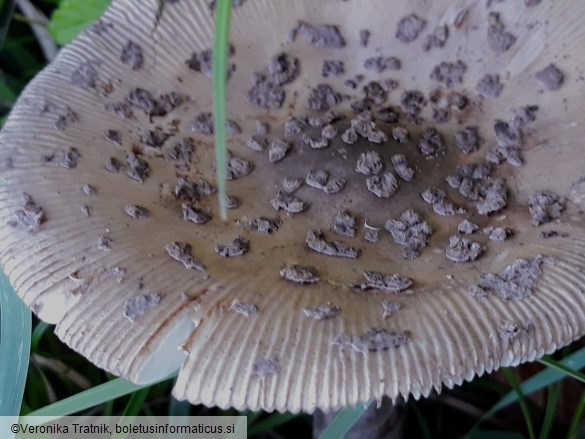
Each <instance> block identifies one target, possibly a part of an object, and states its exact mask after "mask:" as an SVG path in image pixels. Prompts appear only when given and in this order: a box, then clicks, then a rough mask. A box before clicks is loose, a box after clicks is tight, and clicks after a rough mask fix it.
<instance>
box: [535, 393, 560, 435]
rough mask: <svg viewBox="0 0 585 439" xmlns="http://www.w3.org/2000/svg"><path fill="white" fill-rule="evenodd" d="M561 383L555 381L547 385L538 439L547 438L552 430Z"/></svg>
mask: <svg viewBox="0 0 585 439" xmlns="http://www.w3.org/2000/svg"><path fill="white" fill-rule="evenodd" d="M562 388H563V387H562V383H557V384H554V385H552V386H548V400H547V404H546V411H545V413H544V419H543V420H542V427H541V428H540V435H539V436H538V437H539V439H548V437H549V435H550V432H551V430H552V427H553V424H554V421H555V414H556V412H557V404H558V402H559V396H560V395H561V391H562Z"/></svg>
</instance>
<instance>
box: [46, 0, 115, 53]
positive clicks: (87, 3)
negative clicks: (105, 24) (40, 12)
mask: <svg viewBox="0 0 585 439" xmlns="http://www.w3.org/2000/svg"><path fill="white" fill-rule="evenodd" d="M109 4H110V0H63V1H62V2H61V3H60V4H59V7H58V8H57V9H55V11H54V12H53V15H51V20H50V21H49V32H50V33H51V35H52V37H53V38H54V39H55V41H56V42H57V43H58V44H60V45H65V44H67V43H69V42H70V41H71V40H73V39H74V38H75V37H76V36H77V35H79V33H80V32H81V31H82V30H84V29H85V28H87V27H88V26H89V25H90V24H92V23H93V22H94V21H96V20H97V19H98V18H100V17H101V16H102V14H103V13H104V11H105V10H106V8H107V7H108V5H109Z"/></svg>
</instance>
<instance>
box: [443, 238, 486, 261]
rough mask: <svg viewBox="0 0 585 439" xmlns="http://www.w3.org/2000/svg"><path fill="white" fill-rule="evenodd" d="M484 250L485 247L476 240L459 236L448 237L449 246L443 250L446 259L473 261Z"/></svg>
mask: <svg viewBox="0 0 585 439" xmlns="http://www.w3.org/2000/svg"><path fill="white" fill-rule="evenodd" d="M484 252H485V247H483V246H482V245H480V244H479V243H477V242H474V241H471V240H470V239H467V238H461V237H459V236H451V237H450V238H449V247H447V249H446V250H445V256H447V259H449V260H450V261H453V262H457V263H462V262H473V261H475V260H476V259H477V258H479V257H480V256H481V255H482V254H483V253H484Z"/></svg>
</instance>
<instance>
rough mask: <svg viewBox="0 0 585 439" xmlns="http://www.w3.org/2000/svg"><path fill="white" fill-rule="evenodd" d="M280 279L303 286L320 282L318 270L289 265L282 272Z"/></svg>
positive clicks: (305, 266)
mask: <svg viewBox="0 0 585 439" xmlns="http://www.w3.org/2000/svg"><path fill="white" fill-rule="evenodd" d="M280 277H282V278H283V279H286V280H288V281H289V282H293V283H297V284H301V285H305V284H314V283H317V282H319V280H320V279H319V272H318V271H317V269H316V268H314V267H309V266H307V265H297V264H293V265H287V266H286V267H284V268H283V269H282V270H280Z"/></svg>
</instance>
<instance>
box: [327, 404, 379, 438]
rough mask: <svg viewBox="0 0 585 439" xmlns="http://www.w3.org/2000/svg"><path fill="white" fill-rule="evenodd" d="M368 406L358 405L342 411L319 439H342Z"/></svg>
mask: <svg viewBox="0 0 585 439" xmlns="http://www.w3.org/2000/svg"><path fill="white" fill-rule="evenodd" d="M367 408H368V405H367V404H358V405H356V406H355V407H348V408H346V409H343V410H341V411H340V412H339V413H338V414H337V416H335V418H334V419H333V421H331V424H329V426H328V427H327V428H326V429H325V431H324V432H323V434H321V437H320V438H319V439H340V438H342V437H343V436H344V435H345V433H347V432H348V431H349V429H350V428H351V427H353V424H355V423H356V422H357V421H358V419H359V418H360V417H361V416H362V415H363V414H364V412H365V411H366V409H367Z"/></svg>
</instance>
